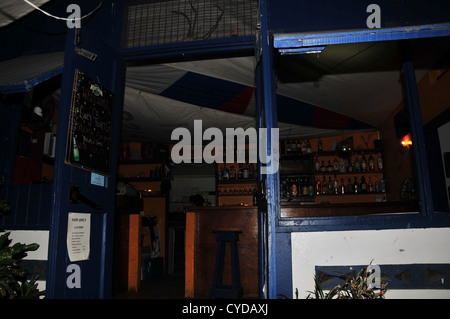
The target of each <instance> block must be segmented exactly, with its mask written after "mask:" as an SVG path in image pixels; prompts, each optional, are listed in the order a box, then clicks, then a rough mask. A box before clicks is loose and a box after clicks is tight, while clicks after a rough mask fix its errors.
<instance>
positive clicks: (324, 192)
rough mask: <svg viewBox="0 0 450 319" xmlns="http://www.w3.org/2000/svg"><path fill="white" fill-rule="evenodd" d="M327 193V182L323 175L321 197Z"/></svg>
mask: <svg viewBox="0 0 450 319" xmlns="http://www.w3.org/2000/svg"><path fill="white" fill-rule="evenodd" d="M327 193H328V184H327V180H326V179H325V175H323V180H322V195H326V194H327Z"/></svg>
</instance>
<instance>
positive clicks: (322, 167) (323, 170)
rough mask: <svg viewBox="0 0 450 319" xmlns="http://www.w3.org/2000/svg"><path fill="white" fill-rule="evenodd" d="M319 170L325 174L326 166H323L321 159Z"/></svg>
mask: <svg viewBox="0 0 450 319" xmlns="http://www.w3.org/2000/svg"><path fill="white" fill-rule="evenodd" d="M320 172H321V173H323V174H325V173H326V172H327V168H326V167H325V164H324V163H323V161H322V165H321V166H320Z"/></svg>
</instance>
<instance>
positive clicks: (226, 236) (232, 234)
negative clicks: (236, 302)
mask: <svg viewBox="0 0 450 319" xmlns="http://www.w3.org/2000/svg"><path fill="white" fill-rule="evenodd" d="M214 233H215V234H217V239H216V240H217V255H216V265H215V268H214V281H213V287H212V288H211V290H210V297H211V298H230V299H232V298H235V299H236V298H240V297H241V296H242V293H243V288H242V286H241V274H240V271H239V256H238V248H237V242H238V241H239V233H241V231H224V230H220V231H214ZM227 242H228V243H230V257H231V282H232V284H231V286H228V285H224V284H223V267H224V265H223V263H224V257H225V244H226V243H227Z"/></svg>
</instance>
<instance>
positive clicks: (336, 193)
mask: <svg viewBox="0 0 450 319" xmlns="http://www.w3.org/2000/svg"><path fill="white" fill-rule="evenodd" d="M333 189H334V194H335V195H339V183H338V181H337V178H336V175H334V181H333Z"/></svg>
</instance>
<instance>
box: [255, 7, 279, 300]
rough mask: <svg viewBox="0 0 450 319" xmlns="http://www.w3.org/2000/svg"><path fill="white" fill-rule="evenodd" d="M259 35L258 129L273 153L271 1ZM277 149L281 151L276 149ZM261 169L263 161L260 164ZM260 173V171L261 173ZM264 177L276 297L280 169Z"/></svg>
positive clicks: (267, 255)
mask: <svg viewBox="0 0 450 319" xmlns="http://www.w3.org/2000/svg"><path fill="white" fill-rule="evenodd" d="M260 14H261V16H260V17H261V23H260V38H259V43H258V44H257V56H256V58H257V60H258V67H257V70H256V71H257V74H256V78H257V79H258V80H257V83H258V85H257V88H256V89H257V96H258V109H259V110H258V119H257V124H258V128H261V127H264V128H267V153H266V154H267V155H269V156H270V155H273V147H276V148H278V141H276V142H277V145H272V143H271V139H272V134H273V130H272V128H278V122H277V111H276V110H277V108H276V92H275V72H274V66H273V39H272V37H271V34H270V31H269V23H268V3H267V1H266V0H262V1H261V2H260ZM277 151H278V150H277ZM259 165H260V166H259V167H260V169H261V163H260V164H259ZM260 175H261V174H260ZM262 178H263V179H264V178H265V184H266V189H265V194H266V199H267V203H264V206H265V207H262V217H261V225H260V233H262V234H263V238H262V239H263V241H264V245H263V246H262V248H263V258H262V264H263V266H264V267H263V269H264V274H263V275H264V278H262V279H263V281H264V284H263V285H264V290H265V291H264V296H265V297H267V298H270V299H273V298H276V294H277V284H276V277H277V272H276V226H277V219H278V212H279V209H280V188H279V172H278V171H276V172H275V173H273V174H267V175H265V176H263V177H262Z"/></svg>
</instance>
